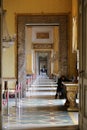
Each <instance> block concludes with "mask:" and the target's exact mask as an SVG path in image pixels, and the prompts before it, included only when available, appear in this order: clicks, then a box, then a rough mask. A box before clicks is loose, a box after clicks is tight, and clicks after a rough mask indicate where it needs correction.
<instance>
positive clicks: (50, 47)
mask: <svg viewBox="0 0 87 130" xmlns="http://www.w3.org/2000/svg"><path fill="white" fill-rule="evenodd" d="M33 49H52V44H38V43H37V44H33Z"/></svg>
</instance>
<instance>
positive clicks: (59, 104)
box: [2, 76, 78, 130]
mask: <svg viewBox="0 0 87 130" xmlns="http://www.w3.org/2000/svg"><path fill="white" fill-rule="evenodd" d="M56 87H57V85H56V82H55V81H54V80H53V79H49V78H48V77H47V76H38V77H37V78H36V80H35V81H33V83H32V84H31V85H29V86H27V91H26V92H25V98H21V99H17V100H15V99H14V98H13V99H9V103H8V107H7V106H3V113H2V122H3V130H16V129H17V130H18V129H20V130H22V129H23V130H24V129H30V128H33V130H34V128H44V127H60V126H73V125H78V112H68V111H67V110H66V108H65V107H64V103H65V99H55V93H56ZM7 108H8V109H7Z"/></svg>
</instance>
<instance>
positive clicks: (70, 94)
mask: <svg viewBox="0 0 87 130" xmlns="http://www.w3.org/2000/svg"><path fill="white" fill-rule="evenodd" d="M63 84H64V85H65V87H66V93H67V99H66V102H65V106H67V110H68V111H78V105H77V103H76V94H77V93H78V84H77V83H63Z"/></svg>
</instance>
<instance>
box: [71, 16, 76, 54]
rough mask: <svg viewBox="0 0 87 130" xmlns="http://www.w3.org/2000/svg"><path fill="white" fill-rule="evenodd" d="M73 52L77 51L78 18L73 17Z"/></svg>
mask: <svg viewBox="0 0 87 130" xmlns="http://www.w3.org/2000/svg"><path fill="white" fill-rule="evenodd" d="M72 22H73V23H72V24H73V25H72V51H73V52H76V51H77V18H76V17H73V21H72Z"/></svg>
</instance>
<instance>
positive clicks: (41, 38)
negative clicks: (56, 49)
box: [32, 26, 54, 43]
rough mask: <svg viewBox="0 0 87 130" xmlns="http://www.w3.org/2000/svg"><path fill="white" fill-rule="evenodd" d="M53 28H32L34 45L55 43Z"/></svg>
mask: <svg viewBox="0 0 87 130" xmlns="http://www.w3.org/2000/svg"><path fill="white" fill-rule="evenodd" d="M53 28H54V27H53V26H34V27H32V43H53Z"/></svg>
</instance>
